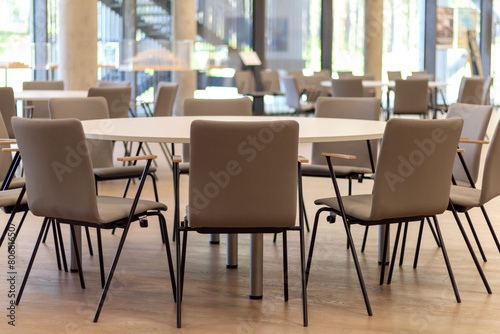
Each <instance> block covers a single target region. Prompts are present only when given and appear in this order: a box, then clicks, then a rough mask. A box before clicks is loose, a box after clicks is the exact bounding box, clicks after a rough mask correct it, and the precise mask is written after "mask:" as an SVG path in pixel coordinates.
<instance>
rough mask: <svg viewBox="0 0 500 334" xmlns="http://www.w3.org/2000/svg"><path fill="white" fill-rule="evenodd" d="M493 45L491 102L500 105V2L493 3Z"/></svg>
mask: <svg viewBox="0 0 500 334" xmlns="http://www.w3.org/2000/svg"><path fill="white" fill-rule="evenodd" d="M492 22H493V34H492V36H493V45H492V47H491V76H493V78H495V79H496V80H495V79H494V80H493V89H492V90H491V102H492V103H495V104H496V105H498V104H500V0H494V1H493V20H492Z"/></svg>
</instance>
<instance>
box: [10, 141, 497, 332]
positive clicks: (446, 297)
mask: <svg viewBox="0 0 500 334" xmlns="http://www.w3.org/2000/svg"><path fill="white" fill-rule="evenodd" d="M301 150H302V151H304V154H306V155H307V154H308V152H307V151H308V148H307V147H306V146H302V147H301ZM158 162H159V163H160V164H161V167H160V168H159V173H158V177H159V188H160V199H161V201H163V202H165V203H166V204H167V205H168V206H169V208H170V210H169V211H168V212H167V213H166V217H167V220H168V226H169V232H170V233H171V231H172V216H173V191H172V182H171V173H170V171H169V170H168V168H167V167H165V166H164V165H165V160H164V158H163V157H162V156H160V157H159V159H158ZM181 182H182V192H181V193H182V197H183V198H184V199H185V198H186V197H187V196H186V195H187V188H186V186H187V177H185V176H183V177H182V181H181ZM123 184H124V183H123V182H120V181H116V182H109V183H106V184H104V185H102V186H101V188H100V190H101V194H116V195H120V194H121V191H122V189H123ZM346 185H347V183H344V182H342V183H341V187H342V189H347V188H346ZM371 185H372V183H371V182H370V181H365V182H363V183H362V184H358V183H355V184H354V191H355V192H366V191H370V187H371ZM304 189H305V199H306V205H307V210H308V216H309V219H310V223H311V224H312V219H313V217H314V213H315V209H316V208H315V206H314V204H313V201H314V199H316V198H319V197H324V196H331V195H332V193H333V189H332V185H331V182H330V181H329V180H328V179H320V178H305V179H304ZM263 191H265V189H263ZM144 195H145V197H146V198H151V199H152V198H153V196H152V188H151V187H150V185H149V184H148V186H147V187H146V188H145V190H144ZM185 204H186V203H185V200H184V202H183V204H182V207H185ZM486 209H487V210H488V212H489V214H490V217H491V219H492V221H493V222H494V224H495V225H496V226H497V227H498V222H500V199H495V200H493V201H492V202H490V203H489V204H487V206H486ZM241 214H242V215H244V214H245V212H242V213H241ZM471 215H472V218H473V220H474V221H476V222H477V223H476V226H477V230H478V234H479V237H480V239H481V240H482V241H483V247H484V249H485V252H486V255H487V257H488V262H483V261H480V262H481V265H482V267H483V269H484V272H485V274H486V276H487V278H488V280H489V283H490V285H491V288H492V290H493V294H492V295H488V294H487V293H486V290H485V288H484V286H483V284H482V282H481V279H480V277H479V275H478V273H477V271H476V268H475V267H474V264H473V262H472V260H471V257H470V255H469V253H468V251H467V249H466V247H465V243H464V241H463V239H462V236H461V235H460V233H459V229H458V227H457V224H456V223H455V222H454V220H453V219H452V216H451V214H450V213H445V214H443V215H442V216H440V217H439V221H440V225H441V229H442V232H443V235H444V238H445V242H446V248H447V250H448V253H449V256H450V261H451V264H452V267H453V271H454V274H455V277H456V280H457V284H458V288H459V291H460V293H461V297H462V303H460V304H458V303H457V302H456V300H455V296H454V294H453V290H452V287H451V284H450V280H449V277H448V273H447V271H446V267H445V264H444V261H443V257H442V254H441V250H440V249H439V248H437V247H436V244H435V242H434V240H433V238H432V236H431V234H430V231H429V229H428V228H426V229H425V231H424V241H423V244H422V249H421V255H420V260H419V266H418V268H417V269H413V268H412V262H413V254H414V250H415V240H416V233H417V225H415V224H413V225H411V226H410V230H409V232H410V233H409V238H408V243H407V248H406V257H405V263H404V265H403V266H402V267H396V269H395V272H394V276H393V281H392V284H390V285H382V286H380V285H379V284H378V276H379V272H380V266H379V265H378V264H377V247H378V244H377V238H378V230H377V228H372V230H371V231H370V234H369V240H368V245H367V249H366V251H365V252H364V253H363V254H361V253H359V254H360V262H361V266H362V270H363V275H364V278H365V281H366V285H367V289H368V294H369V297H370V300H371V303H372V308H373V316H371V317H370V316H368V315H367V313H366V310H365V306H364V303H363V298H362V294H361V290H360V288H359V284H358V279H357V276H356V271H355V268H354V265H353V261H352V257H351V255H350V252H349V251H348V250H347V249H346V239H345V232H344V229H343V226H342V225H341V222H340V221H339V220H338V221H337V223H335V224H331V225H330V224H328V223H327V222H326V221H325V219H324V217H322V219H321V224H320V227H319V235H318V240H317V243H316V245H317V248H316V252H315V257H314V262H313V266H312V272H311V276H310V281H309V286H308V305H309V327H307V328H304V327H303V326H302V303H301V296H300V294H301V290H300V271H299V265H300V264H299V261H298V255H299V251H298V237H297V236H295V235H294V233H290V234H289V261H290V263H289V266H290V272H289V274H290V279H289V283H290V299H289V301H288V302H286V303H285V302H284V301H283V284H282V270H281V269H282V265H281V261H282V258H281V254H282V253H281V252H282V248H281V242H277V243H276V244H274V243H273V242H272V236H266V237H265V239H264V244H265V246H264V252H265V253H264V254H265V264H264V298H263V299H262V300H250V299H249V298H248V286H249V237H248V236H241V237H240V240H239V244H240V247H239V267H238V269H226V267H225V246H226V241H225V237H221V243H220V244H219V245H210V244H209V243H208V237H207V236H205V235H197V234H194V233H193V234H190V236H189V244H188V258H187V259H188V260H187V267H186V282H185V293H184V299H183V304H182V305H183V318H182V320H183V327H182V329H177V328H176V313H175V304H174V302H173V298H172V291H171V288H170V285H169V277H168V273H167V266H166V264H167V262H166V256H165V247H164V245H162V243H161V239H160V236H159V227H158V224H157V223H156V221H154V220H153V219H151V220H150V224H149V228H147V229H141V228H140V227H139V226H138V225H135V226H134V227H133V228H132V229H131V233H130V234H129V238H128V239H127V243H126V245H125V250H124V252H123V253H122V257H121V260H120V263H119V265H118V268H117V271H116V274H115V277H114V279H113V284H112V287H111V289H110V292H109V294H108V297H107V299H106V302H105V304H104V308H103V311H102V313H101V317H100V319H99V322H98V323H93V322H92V319H93V314H94V312H95V309H96V306H97V302H98V298H99V296H100V292H101V289H100V283H99V270H98V259H97V256H93V257H91V256H89V254H88V250H87V249H86V248H84V254H83V265H84V271H85V279H86V284H87V288H86V289H85V290H82V289H81V288H80V284H79V281H78V275H77V274H75V273H66V272H63V271H58V270H57V267H56V260H55V255H54V247H53V240H52V238H51V237H49V238H48V239H47V242H46V243H45V244H43V245H42V246H41V247H40V250H39V254H38V257H37V260H36V262H35V265H34V268H33V271H32V273H31V276H30V280H29V282H28V285H27V288H26V290H25V293H24V295H23V299H22V302H21V304H20V305H19V306H18V307H17V308H16V318H15V324H16V327H15V328H11V326H9V325H8V323H7V322H8V321H9V319H8V318H7V317H6V315H7V313H8V310H7V307H9V302H10V298H9V297H8V290H9V286H10V284H9V282H8V281H7V277H6V276H7V272H10V271H11V270H9V269H8V268H7V257H8V254H7V250H6V247H2V249H1V250H0V259H1V260H0V272H1V273H2V275H1V277H2V279H1V282H0V309H1V310H2V311H0V319H2V320H0V333H54V334H56V333H170V332H172V333H176V332H178V333H242V334H244V333H273V334H274V333H333V332H339V333H389V332H398V333H468V334H470V333H492V332H498V330H499V329H500V253H499V251H498V250H497V249H496V247H495V245H494V243H493V240H492V238H491V235H490V232H489V231H488V229H487V228H486V225H485V224H484V219H483V217H482V215H481V213H480V211H479V210H474V211H473V212H471ZM3 217H4V218H3V220H2V222H4V221H6V220H7V215H4V216H3ZM462 218H463V217H462ZM17 221H18V220H17ZM17 221H16V223H17ZM41 221H42V220H41V219H40V218H37V217H33V216H32V215H29V216H28V219H27V222H26V223H25V225H24V227H23V230H22V232H21V234H20V237H19V239H18V242H17V244H16V253H15V256H16V263H15V266H16V267H15V271H16V272H17V275H16V286H17V289H19V286H20V282H21V280H22V278H23V276H24V272H25V270H26V266H27V262H28V260H29V256H30V255H31V251H32V248H33V245H34V241H35V239H36V235H37V233H38V229H39V228H40V226H41ZM63 229H64V230H63V231H64V235H65V238H66V239H65V241H66V246H68V240H69V238H68V235H69V233H68V228H67V227H63ZM497 229H498V230H499V233H500V228H497ZM466 230H467V231H468V232H469V231H470V230H469V228H468V227H466ZM352 232H353V234H354V238H355V242H356V246H357V247H358V248H357V249H358V252H359V249H360V244H361V239H362V235H363V228H361V227H356V226H354V227H353V228H352ZM394 235H395V233H392V237H394ZM119 236H120V233H119V232H118V233H117V234H116V235H111V234H110V233H108V232H107V231H106V232H104V243H105V249H104V253H105V263H106V266H109V265H110V263H111V261H112V258H113V256H114V252H115V250H116V247H117V243H118V240H119ZM93 237H94V240H95V233H94V232H93ZM307 237H309V234H308V236H307ZM279 241H280V240H279ZM307 244H309V243H307ZM66 248H68V247H66Z"/></svg>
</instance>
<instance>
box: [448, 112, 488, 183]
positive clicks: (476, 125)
mask: <svg viewBox="0 0 500 334" xmlns="http://www.w3.org/2000/svg"><path fill="white" fill-rule="evenodd" d="M492 111H493V107H492V106H480V105H473V104H463V103H453V104H452V105H450V107H449V108H448V113H447V115H446V117H447V118H449V117H460V118H463V120H464V126H463V128H462V134H461V137H462V138H469V139H470V140H484V138H485V136H486V130H487V129H488V124H489V122H490V118H491V114H492ZM459 146H460V148H463V149H464V150H465V152H463V153H462V156H463V157H464V160H465V163H466V165H467V169H468V170H469V173H470V175H471V177H472V180H473V181H474V183H476V182H477V178H478V175H479V165H480V161H481V149H482V145H478V144H463V143H461V144H460V145H459ZM453 176H454V177H455V180H456V181H457V183H458V184H461V185H464V186H470V182H469V180H468V179H467V175H466V174H465V170H464V168H463V166H462V164H461V163H460V160H459V158H458V157H457V158H456V159H455V165H454V166H453Z"/></svg>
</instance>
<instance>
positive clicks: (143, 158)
mask: <svg viewBox="0 0 500 334" xmlns="http://www.w3.org/2000/svg"><path fill="white" fill-rule="evenodd" d="M156 158H158V156H156V155H141V156H140V157H121V158H117V159H116V160H118V161H134V160H150V159H156Z"/></svg>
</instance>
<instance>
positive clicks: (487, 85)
mask: <svg viewBox="0 0 500 334" xmlns="http://www.w3.org/2000/svg"><path fill="white" fill-rule="evenodd" d="M491 86H493V77H491V76H489V77H488V78H486V80H484V85H483V94H482V95H481V104H483V105H487V104H490V89H491Z"/></svg>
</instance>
